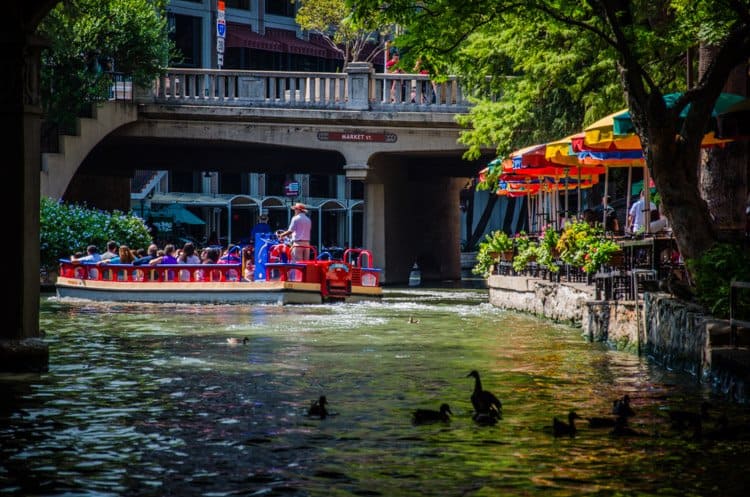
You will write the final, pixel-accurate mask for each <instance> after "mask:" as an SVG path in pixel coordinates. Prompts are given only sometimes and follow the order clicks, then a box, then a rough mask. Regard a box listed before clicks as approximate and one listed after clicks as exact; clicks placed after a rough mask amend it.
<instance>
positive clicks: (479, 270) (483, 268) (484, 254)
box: [472, 230, 513, 277]
mask: <svg viewBox="0 0 750 497" xmlns="http://www.w3.org/2000/svg"><path fill="white" fill-rule="evenodd" d="M507 253H510V254H511V255H510V257H509V258H508V259H507V260H510V259H511V258H512V254H513V239H512V238H511V237H509V236H508V234H507V233H505V232H504V231H501V230H497V231H493V232H492V233H489V234H487V235H485V237H484V240H483V241H482V242H480V243H479V250H478V251H477V263H476V265H475V266H474V268H473V269H472V272H473V273H474V274H481V275H483V276H484V277H487V276H489V275H490V274H491V273H492V268H493V266H494V265H495V264H497V263H498V262H499V261H500V260H501V258H502V257H504V255H503V254H507Z"/></svg>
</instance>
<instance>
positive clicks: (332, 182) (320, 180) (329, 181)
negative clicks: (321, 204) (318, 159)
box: [310, 174, 336, 198]
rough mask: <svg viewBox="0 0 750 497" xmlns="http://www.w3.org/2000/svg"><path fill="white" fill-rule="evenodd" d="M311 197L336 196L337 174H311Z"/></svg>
mask: <svg viewBox="0 0 750 497" xmlns="http://www.w3.org/2000/svg"><path fill="white" fill-rule="evenodd" d="M310 196H311V197H321V198H327V197H336V176H329V175H326V174H311V175H310Z"/></svg>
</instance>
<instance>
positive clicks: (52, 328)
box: [0, 288, 750, 497]
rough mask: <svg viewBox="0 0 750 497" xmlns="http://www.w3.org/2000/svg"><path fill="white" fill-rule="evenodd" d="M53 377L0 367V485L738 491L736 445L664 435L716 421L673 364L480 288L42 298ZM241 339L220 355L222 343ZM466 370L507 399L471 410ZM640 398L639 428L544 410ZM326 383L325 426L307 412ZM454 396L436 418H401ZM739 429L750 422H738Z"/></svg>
mask: <svg viewBox="0 0 750 497" xmlns="http://www.w3.org/2000/svg"><path fill="white" fill-rule="evenodd" d="M41 328H42V329H43V330H44V331H45V332H46V335H45V338H44V339H45V340H46V341H47V342H48V343H49V350H50V368H49V372H48V373H45V374H41V375H2V376H0V389H1V391H0V395H1V396H2V397H1V399H2V400H1V403H0V406H1V407H0V446H1V447H2V448H1V450H0V496H2V495H24V496H31V495H40V496H42V495H43V496H163V495H170V496H171V495H174V496H193V495H195V496H206V497H214V496H216V497H218V496H236V495H241V496H246V495H247V496H251V495H268V496H276V495H284V496H381V495H382V496H457V497H458V496H503V495H513V496H581V495H596V496H621V495H623V496H624V495H634V496H635V495H638V496H641V495H644V496H645V495H653V496H680V497H682V496H734V495H737V496H739V495H743V496H744V495H747V490H746V487H748V483H750V473H749V472H748V463H750V440H749V438H750V437H747V436H744V435H743V434H742V433H740V434H737V435H733V434H730V436H728V437H726V438H727V439H715V438H717V437H712V436H710V435H711V433H712V431H713V430H714V429H715V423H714V422H713V421H711V420H707V421H706V422H705V423H704V426H703V431H704V436H702V437H700V438H698V437H696V436H695V434H694V433H693V432H692V431H691V430H690V429H687V430H684V431H679V430H676V429H674V428H673V427H672V426H671V425H670V423H669V420H668V416H667V412H668V411H669V410H674V409H687V410H692V411H695V412H697V411H698V406H699V405H700V403H701V402H702V401H709V402H710V403H711V416H712V418H714V419H715V418H716V417H717V416H718V415H719V414H726V415H727V417H728V419H729V426H730V428H731V427H734V426H737V425H744V426H746V425H747V423H748V420H749V419H750V413H749V412H748V410H747V408H746V407H744V406H738V405H733V404H728V403H725V402H724V401H723V400H722V399H720V398H713V397H712V396H711V394H710V391H709V389H708V387H707V386H706V385H705V384H701V383H700V382H699V381H697V380H696V379H695V378H693V377H691V376H689V375H687V374H685V373H675V372H670V371H668V370H665V369H663V368H661V367H659V366H657V365H656V364H654V363H653V362H652V361H650V360H649V359H648V358H639V357H636V356H634V355H632V354H629V353H625V352H617V351H613V350H609V349H608V348H607V347H606V346H604V345H602V344H592V343H588V342H587V341H586V340H585V339H584V338H583V337H582V335H581V330H580V329H576V328H572V327H569V326H565V325H559V324H553V323H550V322H548V321H544V320H540V319H537V318H534V317H530V316H526V315H522V314H517V313H512V312H507V311H502V310H499V309H497V308H494V307H492V306H490V305H489V304H487V290H486V289H433V290H430V289H423V288H416V289H414V288H406V289H386V292H385V298H384V300H383V302H382V303H362V304H340V305H321V306H286V307H280V306H264V305H254V306H243V305H226V306H223V305H203V306H197V305H142V304H138V305H136V304H132V305H130V304H117V305H113V304H103V303H91V302H82V301H79V302H73V301H64V300H58V299H56V298H54V297H49V296H45V297H43V299H42V302H41ZM232 337H234V338H238V339H240V340H241V339H242V338H245V337H247V339H248V340H247V343H246V344H239V345H234V344H230V343H228V341H227V338H232ZM473 369H476V370H477V371H479V372H480V374H481V377H482V382H483V384H484V388H485V389H487V390H491V391H492V392H494V393H495V394H496V395H497V396H498V397H499V398H500V399H501V400H502V403H503V419H502V420H501V421H500V422H499V423H498V424H497V425H495V426H479V425H477V424H476V423H475V422H474V421H473V420H472V406H471V402H470V400H469V398H470V395H471V392H472V389H473V386H474V383H473V379H472V378H467V374H468V373H469V372H470V371H471V370H473ZM626 393H627V394H629V395H630V397H631V398H632V405H633V408H634V410H635V416H634V417H633V418H632V419H631V420H630V427H631V428H633V429H634V430H636V431H637V434H636V435H631V436H614V435H611V434H610V430H609V429H593V428H589V427H588V425H587V423H586V421H585V420H582V421H579V423H578V427H579V431H578V433H577V435H576V436H575V437H567V436H566V437H555V436H553V434H552V433H551V431H550V426H551V424H552V418H553V417H554V416H558V417H560V418H563V417H565V416H566V414H567V413H568V411H569V410H571V409H574V410H576V411H577V412H578V414H580V415H581V416H582V417H584V418H585V417H590V416H606V415H608V414H609V413H610V410H611V406H612V401H613V399H615V398H618V397H621V396H622V395H624V394H626ZM320 395H326V396H327V398H328V401H329V406H328V408H329V411H331V412H332V413H333V415H331V416H329V417H328V418H326V419H323V420H321V419H312V418H309V417H308V416H307V408H308V407H309V406H310V403H311V401H312V400H314V399H317V398H318V397H319V396H320ZM443 402H447V403H448V404H449V405H450V407H451V410H452V412H453V417H452V419H451V421H450V422H449V423H437V424H428V425H418V426H415V425H413V424H412V423H411V412H412V411H413V410H414V409H416V408H432V409H437V408H438V406H439V405H440V404H441V403H443ZM744 433H747V431H745V432H744Z"/></svg>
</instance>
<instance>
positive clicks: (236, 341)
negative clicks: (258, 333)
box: [227, 337, 250, 345]
mask: <svg viewBox="0 0 750 497" xmlns="http://www.w3.org/2000/svg"><path fill="white" fill-rule="evenodd" d="M249 341H250V339H248V338H247V337H245V338H242V339H240V338H237V337H229V338H227V343H228V344H229V345H240V344H242V345H247V342H249Z"/></svg>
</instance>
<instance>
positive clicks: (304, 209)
mask: <svg viewBox="0 0 750 497" xmlns="http://www.w3.org/2000/svg"><path fill="white" fill-rule="evenodd" d="M292 210H294V211H302V212H307V207H305V204H301V203H299V202H297V203H296V204H294V205H293V206H292Z"/></svg>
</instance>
